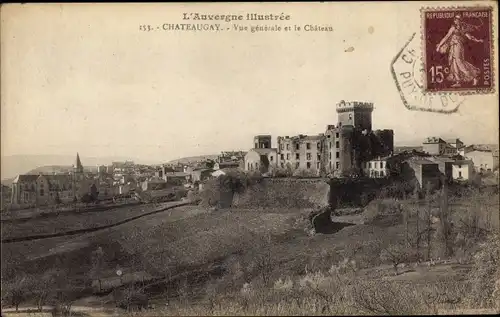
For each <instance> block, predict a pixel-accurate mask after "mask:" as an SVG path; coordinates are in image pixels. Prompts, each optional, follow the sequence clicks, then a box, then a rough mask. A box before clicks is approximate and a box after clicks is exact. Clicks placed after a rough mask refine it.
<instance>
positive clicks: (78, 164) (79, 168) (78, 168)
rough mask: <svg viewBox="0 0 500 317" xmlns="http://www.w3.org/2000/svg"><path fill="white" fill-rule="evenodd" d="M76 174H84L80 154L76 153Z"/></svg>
mask: <svg viewBox="0 0 500 317" xmlns="http://www.w3.org/2000/svg"><path fill="white" fill-rule="evenodd" d="M75 173H78V174H83V165H82V162H81V161H80V155H79V154H78V153H76V165H75Z"/></svg>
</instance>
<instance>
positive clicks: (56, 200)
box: [54, 192, 62, 205]
mask: <svg viewBox="0 0 500 317" xmlns="http://www.w3.org/2000/svg"><path fill="white" fill-rule="evenodd" d="M54 202H55V203H56V205H60V204H61V203H62V201H61V197H59V192H56V198H55V199H54Z"/></svg>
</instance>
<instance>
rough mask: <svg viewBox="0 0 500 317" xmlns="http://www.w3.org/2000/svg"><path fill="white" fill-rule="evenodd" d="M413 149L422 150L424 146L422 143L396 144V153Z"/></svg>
mask: <svg viewBox="0 0 500 317" xmlns="http://www.w3.org/2000/svg"><path fill="white" fill-rule="evenodd" d="M412 150H415V151H422V150H423V146H421V145H414V146H412V145H401V146H394V153H401V152H404V151H412Z"/></svg>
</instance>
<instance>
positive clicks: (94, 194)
mask: <svg viewBox="0 0 500 317" xmlns="http://www.w3.org/2000/svg"><path fill="white" fill-rule="evenodd" d="M90 197H91V199H92V202H96V201H97V199H98V197H99V191H98V190H97V186H96V185H95V184H92V186H90Z"/></svg>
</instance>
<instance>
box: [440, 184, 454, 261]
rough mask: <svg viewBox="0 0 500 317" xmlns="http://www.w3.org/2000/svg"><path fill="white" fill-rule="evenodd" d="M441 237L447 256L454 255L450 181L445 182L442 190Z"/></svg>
mask: <svg viewBox="0 0 500 317" xmlns="http://www.w3.org/2000/svg"><path fill="white" fill-rule="evenodd" d="M440 207H441V208H440V213H439V216H440V232H439V233H440V237H441V240H442V241H443V243H444V248H445V250H444V251H445V254H444V255H445V257H450V256H452V255H453V247H452V243H451V241H450V239H451V225H450V219H449V218H450V217H449V215H450V212H449V206H448V183H447V182H444V183H443V189H442V191H441V206H440Z"/></svg>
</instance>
